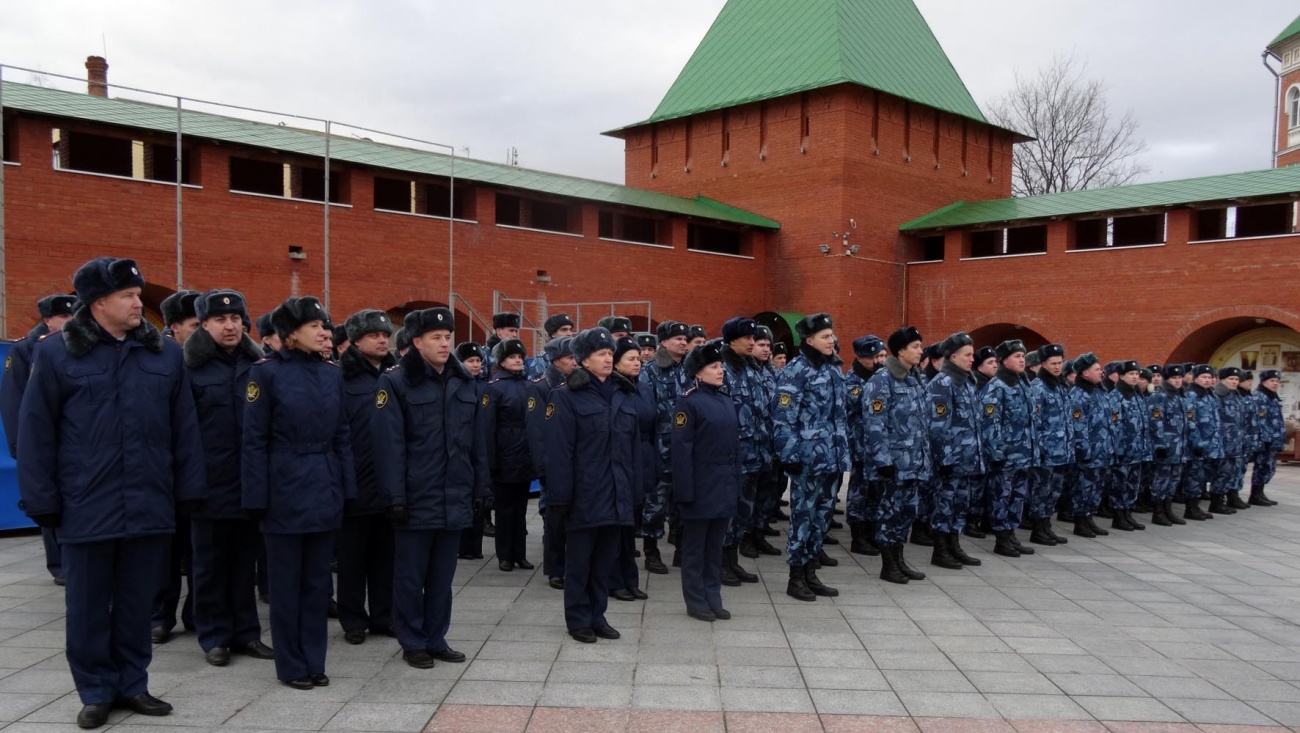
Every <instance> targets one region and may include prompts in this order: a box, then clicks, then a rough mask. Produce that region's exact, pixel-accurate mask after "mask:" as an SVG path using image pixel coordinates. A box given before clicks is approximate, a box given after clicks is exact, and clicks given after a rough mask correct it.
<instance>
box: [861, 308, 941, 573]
mask: <svg viewBox="0 0 1300 733" xmlns="http://www.w3.org/2000/svg"><path fill="white" fill-rule="evenodd" d="M887 345H888V346H889V351H890V356H889V357H888V358H887V359H886V360H885V366H884V368H882V369H879V370H877V371H876V373H875V374H873V375H872V376H871V379H869V380H867V388H866V397H867V407H866V408H865V411H864V414H865V422H866V424H865V428H864V430H863V436H862V440H863V445H862V448H861V450H862V455H863V456H864V459H863V464H864V470H865V471H866V472H867V473H866V476H865V478H866V479H867V480H869V481H878V482H879V484H880V510H879V514H878V520H879V522H880V523H879V525H878V526H877V527H876V546H877V547H879V548H880V559H881V564H880V578H881V580H886V581H889V582H891V583H906V582H908V581H910V580H924V579H925V573H922V572H921V571H919V570H917V569H916V568H913V567H912V566H911V565H909V564H908V563H907V560H906V559H905V558H904V557H903V545H904V543H905V542H906V541H907V536H908V533H909V531H910V529H911V526H912V522H913V521H914V520H915V519H916V510H917V503H918V500H919V497H918V491H919V489H920V486H921V484H922V483H924V482H926V481H929V480H930V476H931V473H932V464H931V458H930V427H929V415H930V412H931V411H932V409H933V408H932V407H931V406H930V398H929V395H928V394H927V393H926V391H925V385H924V382H923V377H922V375H921V370H920V366H919V365H920V363H921V358H922V356H923V354H924V353H925V347H924V346H923V345H922V340H921V333H920V332H919V331H917V330H916V328H914V327H912V326H904V327H903V328H900V329H898V330H897V331H895V332H894V333H892V334H890V335H889V341H888V342H887Z"/></svg>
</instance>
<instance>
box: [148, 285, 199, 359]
mask: <svg viewBox="0 0 1300 733" xmlns="http://www.w3.org/2000/svg"><path fill="white" fill-rule="evenodd" d="M198 297H199V291H197V290H177V291H176V292H174V293H172V294H171V295H169V296H167V297H166V298H163V301H162V303H159V304H158V309H159V310H160V311H162V318H163V326H165V327H166V329H165V330H164V331H163V335H164V336H170V337H172V338H173V339H175V340H176V343H178V344H180V345H181V346H184V345H185V340H186V339H188V338H189V337H190V334H192V333H194V332H195V331H196V330H198V327H199V318H198V313H197V312H196V311H195V309H194V301H196V300H198Z"/></svg>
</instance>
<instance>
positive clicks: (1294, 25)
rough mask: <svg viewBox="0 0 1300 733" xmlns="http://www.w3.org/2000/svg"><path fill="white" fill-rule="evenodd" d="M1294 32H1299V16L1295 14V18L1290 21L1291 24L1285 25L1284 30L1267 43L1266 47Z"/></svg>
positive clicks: (1292, 34) (1275, 43)
mask: <svg viewBox="0 0 1300 733" xmlns="http://www.w3.org/2000/svg"><path fill="white" fill-rule="evenodd" d="M1296 34H1300V16H1296V19H1295V20H1293V21H1291V25H1289V26H1287V27H1286V30H1284V31H1282V32H1281V33H1279V34H1278V36H1277V38H1274V39H1273V42H1272V43H1270V44H1268V47H1269V48H1273V47H1274V46H1276V45H1278V44H1279V43H1281V42H1283V41H1285V40H1287V39H1289V38H1291V37H1292V36H1294V35H1296Z"/></svg>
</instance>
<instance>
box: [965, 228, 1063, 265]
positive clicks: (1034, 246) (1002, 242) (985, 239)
mask: <svg viewBox="0 0 1300 733" xmlns="http://www.w3.org/2000/svg"><path fill="white" fill-rule="evenodd" d="M1046 251H1047V225H1045V224H1037V225H1032V226H1024V227H1009V228H1007V229H985V230H983V231H979V232H971V235H970V257H971V258H980V257H1001V256H1004V255H1028V254H1040V253H1043V252H1046Z"/></svg>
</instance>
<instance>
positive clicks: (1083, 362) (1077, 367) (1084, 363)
mask: <svg viewBox="0 0 1300 733" xmlns="http://www.w3.org/2000/svg"><path fill="white" fill-rule="evenodd" d="M1096 363H1097V355H1096V354H1094V353H1092V352H1091V351H1089V352H1086V353H1083V354H1079V355H1078V356H1076V357H1075V358H1074V371H1075V373H1077V374H1083V373H1084V372H1086V371H1088V370H1089V369H1091V368H1092V366H1093V365H1094V364H1096Z"/></svg>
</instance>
